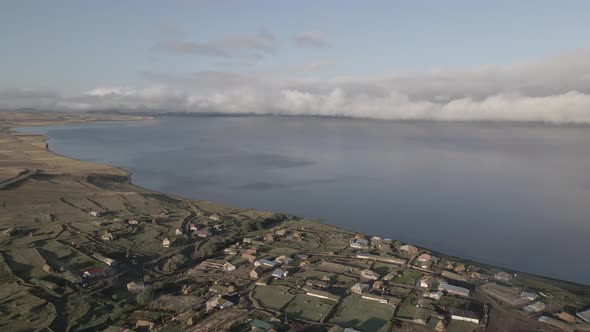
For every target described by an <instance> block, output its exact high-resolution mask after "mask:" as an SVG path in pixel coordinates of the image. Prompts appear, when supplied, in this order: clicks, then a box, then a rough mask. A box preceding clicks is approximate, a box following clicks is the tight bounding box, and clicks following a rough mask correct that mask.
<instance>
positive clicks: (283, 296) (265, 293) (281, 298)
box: [252, 286, 294, 310]
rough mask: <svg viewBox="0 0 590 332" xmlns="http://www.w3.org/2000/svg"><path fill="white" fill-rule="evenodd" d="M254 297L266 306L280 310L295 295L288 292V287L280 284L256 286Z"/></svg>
mask: <svg viewBox="0 0 590 332" xmlns="http://www.w3.org/2000/svg"><path fill="white" fill-rule="evenodd" d="M252 297H254V299H256V301H258V303H260V305H261V306H263V307H265V308H270V309H275V310H279V309H281V308H282V307H284V306H285V304H287V303H289V301H291V300H292V299H293V298H294V296H293V295H292V294H289V293H287V288H285V287H280V286H256V288H254V292H253V294H252Z"/></svg>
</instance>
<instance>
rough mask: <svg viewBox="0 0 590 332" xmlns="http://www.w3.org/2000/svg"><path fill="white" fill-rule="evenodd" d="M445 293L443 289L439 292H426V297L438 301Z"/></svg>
mask: <svg viewBox="0 0 590 332" xmlns="http://www.w3.org/2000/svg"><path fill="white" fill-rule="evenodd" d="M444 295H445V293H443V292H442V291H438V292H431V293H426V294H424V297H427V298H429V299H433V300H435V301H438V300H440V299H442V297H443V296H444Z"/></svg>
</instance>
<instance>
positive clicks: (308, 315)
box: [284, 294, 334, 322]
mask: <svg viewBox="0 0 590 332" xmlns="http://www.w3.org/2000/svg"><path fill="white" fill-rule="evenodd" d="M333 303H334V302H332V301H328V300H323V299H319V298H317V297H313V296H308V295H303V294H299V295H297V296H295V298H294V299H293V300H292V301H291V302H289V304H288V305H287V306H286V307H285V308H284V311H285V312H286V313H287V314H288V315H289V316H291V317H295V318H301V319H305V320H311V321H316V322H319V321H321V320H322V319H323V318H324V317H326V315H327V314H328V313H329V312H330V310H331V309H332V305H333Z"/></svg>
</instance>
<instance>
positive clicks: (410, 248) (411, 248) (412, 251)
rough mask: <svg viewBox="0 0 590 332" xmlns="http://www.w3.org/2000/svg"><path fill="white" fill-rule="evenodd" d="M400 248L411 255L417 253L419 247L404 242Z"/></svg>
mask: <svg viewBox="0 0 590 332" xmlns="http://www.w3.org/2000/svg"><path fill="white" fill-rule="evenodd" d="M399 250H401V251H405V252H406V253H408V254H410V255H416V254H417V253H418V248H416V247H414V246H413V245H409V244H404V245H403V246H401V247H399Z"/></svg>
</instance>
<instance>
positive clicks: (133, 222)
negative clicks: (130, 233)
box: [127, 219, 139, 225]
mask: <svg viewBox="0 0 590 332" xmlns="http://www.w3.org/2000/svg"><path fill="white" fill-rule="evenodd" d="M127 223H128V224H129V225H138V224H139V220H137V219H129V220H127Z"/></svg>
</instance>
